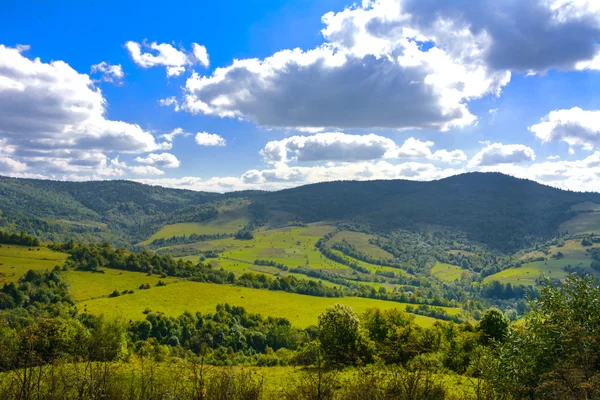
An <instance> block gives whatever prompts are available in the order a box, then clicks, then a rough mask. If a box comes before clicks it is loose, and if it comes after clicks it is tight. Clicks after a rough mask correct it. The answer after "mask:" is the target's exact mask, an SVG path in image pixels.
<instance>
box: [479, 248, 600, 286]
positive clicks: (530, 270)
mask: <svg viewBox="0 0 600 400" xmlns="http://www.w3.org/2000/svg"><path fill="white" fill-rule="evenodd" d="M594 247H598V245H594ZM587 248H589V247H583V246H581V241H580V240H568V241H566V242H565V244H564V246H562V247H557V246H553V247H551V248H550V249H549V254H548V255H544V254H543V253H539V252H532V253H527V254H525V256H524V258H526V257H532V256H536V257H537V256H540V255H542V256H545V257H546V260H545V261H535V262H529V263H525V264H523V265H522V266H521V267H520V268H510V269H507V270H504V271H501V272H499V273H497V274H494V275H490V276H488V277H486V278H485V280H486V281H490V280H499V281H501V282H503V283H508V282H510V283H511V284H513V285H514V284H521V285H535V283H536V280H537V278H539V277H540V276H541V275H545V276H548V277H550V278H555V279H564V278H565V277H566V276H567V275H568V274H569V273H568V272H567V271H565V270H564V267H565V266H567V265H571V266H572V267H576V266H577V267H580V268H583V269H585V270H587V271H589V272H590V273H592V274H594V275H597V273H596V272H595V271H594V270H592V269H591V268H590V264H591V258H590V256H589V254H588V253H587V252H586V249H587ZM559 251H560V252H561V253H562V254H563V256H564V257H563V258H560V259H555V258H552V256H553V255H554V254H556V253H557V252H559Z"/></svg>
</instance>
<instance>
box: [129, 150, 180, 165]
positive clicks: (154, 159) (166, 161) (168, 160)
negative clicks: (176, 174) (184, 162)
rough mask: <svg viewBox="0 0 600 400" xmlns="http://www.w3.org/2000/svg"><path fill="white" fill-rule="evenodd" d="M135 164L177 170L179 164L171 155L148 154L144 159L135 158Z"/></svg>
mask: <svg viewBox="0 0 600 400" xmlns="http://www.w3.org/2000/svg"><path fill="white" fill-rule="evenodd" d="M135 161H136V162H138V163H140V164H146V165H153V166H156V167H162V168H179V165H180V162H179V160H178V159H177V157H175V156H174V155H173V154H171V153H160V154H156V153H150V154H148V155H147V156H146V157H144V158H142V157H137V158H136V159H135Z"/></svg>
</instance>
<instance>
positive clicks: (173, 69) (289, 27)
mask: <svg viewBox="0 0 600 400" xmlns="http://www.w3.org/2000/svg"><path fill="white" fill-rule="evenodd" d="M499 15H501V16H502V17H499ZM599 89H600V5H598V4H597V2H595V1H593V0H551V1H550V0H535V1H531V2H526V3H522V2H517V1H514V0H503V1H499V2H498V1H492V0H478V1H476V2H470V1H466V0H459V1H456V2H453V3H448V2H445V1H443V0H420V1H417V0H378V1H367V0H365V1H363V2H362V3H359V4H354V5H353V4H351V3H348V2H345V1H338V0H320V1H314V0H296V1H260V2H247V1H244V2H242V1H235V2H227V3H225V2H198V1H174V2H170V3H169V4H168V5H167V4H166V3H163V2H149V1H144V2H142V1H132V2H124V1H120V2H116V1H106V0H94V1H66V0H65V1H30V2H22V1H13V0H8V1H7V2H4V4H3V12H2V15H1V16H0V173H1V174H4V175H11V176H20V177H37V178H48V179H65V180H89V179H134V180H138V181H141V182H145V183H151V184H160V185H165V186H171V187H181V188H190V189H195V190H209V191H231V190H240V189H267V190H275V189H280V188H286V187H293V186H298V185H302V184H307V183H313V182H318V181H326V180H335V179H417V180H431V179H439V178H443V177H445V176H449V175H453V174H458V173H462V172H467V171H500V172H504V173H509V174H512V175H514V176H518V177H523V178H529V179H534V180H537V181H539V182H542V183H546V184H550V185H553V186H557V187H562V188H568V189H572V190H594V191H600V177H599V174H600V152H597V147H598V146H599V145H600V111H598V110H600V97H598V96H597V93H599V92H600V90H599ZM1 110H4V111H1ZM174 131H175V132H179V133H180V134H176V135H172V136H171V137H169V136H166V137H165V136H163V135H165V134H169V133H171V132H174Z"/></svg>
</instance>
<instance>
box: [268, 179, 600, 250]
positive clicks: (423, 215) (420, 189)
mask: <svg viewBox="0 0 600 400" xmlns="http://www.w3.org/2000/svg"><path fill="white" fill-rule="evenodd" d="M340 193H343V196H341V195H340ZM524 193H526V194H527V195H526V196H524V195H523V194H524ZM599 200H600V196H599V195H598V194H593V193H574V192H567V191H561V190H557V189H554V188H551V187H548V186H543V185H540V184H537V183H534V182H532V181H527V180H520V179H516V178H512V177H509V176H506V175H502V174H494V173H488V174H484V173H469V174H463V175H457V176H453V177H450V178H446V179H442V180H439V181H434V182H412V181H399V180H397V181H370V182H328V183H319V184H314V185H308V186H304V187H300V188H295V189H288V190H282V191H279V192H274V193H270V194H267V195H263V198H262V199H261V201H263V202H264V203H265V204H266V206H267V207H268V208H269V209H276V210H282V211H286V212H290V213H292V214H294V215H297V216H299V218H300V219H301V220H303V221H306V222H313V221H323V220H342V221H353V222H354V223H355V224H357V225H359V226H361V227H362V228H363V229H362V230H364V229H371V230H372V231H377V232H383V233H386V232H390V231H393V230H396V229H412V230H414V229H416V228H417V227H418V226H419V225H422V224H433V225H437V226H439V225H442V226H446V227H453V228H455V229H458V230H460V231H463V232H465V233H467V234H468V235H469V238H470V239H471V240H473V241H477V242H481V243H485V244H487V245H489V246H491V247H493V248H497V249H501V250H505V251H512V250H518V249H520V248H523V247H526V246H527V245H530V244H533V243H535V242H536V241H537V240H539V239H540V238H546V237H550V236H552V235H554V234H555V232H556V231H557V229H558V227H559V225H560V223H562V222H564V221H566V220H568V219H569V218H570V217H571V216H572V215H573V213H572V212H571V211H570V210H569V208H570V207H571V206H572V205H574V204H577V203H582V202H585V201H592V202H594V201H595V202H600V201H599ZM307 205H310V207H308V206H307ZM386 250H387V249H386Z"/></svg>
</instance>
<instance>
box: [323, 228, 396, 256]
mask: <svg viewBox="0 0 600 400" xmlns="http://www.w3.org/2000/svg"><path fill="white" fill-rule="evenodd" d="M372 238H374V236H373V235H368V234H366V233H362V232H351V231H342V232H338V233H336V234H335V235H334V236H333V238H331V241H330V242H329V243H331V244H333V243H337V242H341V241H342V240H345V241H346V242H348V243H350V244H351V245H353V246H354V247H355V248H356V249H357V250H360V251H362V252H363V253H366V254H368V255H370V256H371V257H374V258H378V259H393V258H394V256H393V255H392V254H390V253H388V252H387V251H385V250H383V249H381V248H379V247H377V246H375V245H374V244H371V243H369V239H372Z"/></svg>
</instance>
